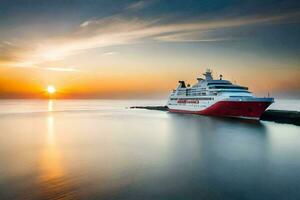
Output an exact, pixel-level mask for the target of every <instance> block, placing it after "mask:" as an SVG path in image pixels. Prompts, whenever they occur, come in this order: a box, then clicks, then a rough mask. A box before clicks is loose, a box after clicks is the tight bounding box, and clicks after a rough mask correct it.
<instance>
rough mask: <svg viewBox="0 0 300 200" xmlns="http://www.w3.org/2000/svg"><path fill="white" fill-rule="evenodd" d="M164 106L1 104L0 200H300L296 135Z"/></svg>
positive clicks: (296, 105)
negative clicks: (159, 108) (167, 109)
mask: <svg viewBox="0 0 300 200" xmlns="http://www.w3.org/2000/svg"><path fill="white" fill-rule="evenodd" d="M164 103H165V102H164V101H136V100H128V101H125V100H50V101H42V100H1V101H0V199H1V200H6V199H7V200H14V199H20V200H26V199H88V200H90V199H122V200H126V199H136V200H148V199H149V200H153V199H162V200H165V199H182V200H188V199H238V200H242V199H280V200H281V199H300V127H299V126H295V125H288V124H277V123H273V122H263V121H262V122H256V121H249V120H238V119H225V118H214V117H206V116H195V115H182V114H173V113H168V112H163V111H150V110H138V109H128V107H129V106H132V105H164ZM271 108H272V109H287V110H300V102H299V101H296V100H294V101H287V100H285V101H284V100H283V101H277V103H276V104H274V105H273V106H272V107H271Z"/></svg>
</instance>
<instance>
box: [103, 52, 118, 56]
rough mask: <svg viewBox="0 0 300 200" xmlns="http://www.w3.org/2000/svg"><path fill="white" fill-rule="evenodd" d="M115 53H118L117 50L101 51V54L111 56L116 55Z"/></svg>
mask: <svg viewBox="0 0 300 200" xmlns="http://www.w3.org/2000/svg"><path fill="white" fill-rule="evenodd" d="M116 54H119V52H116V51H110V52H105V53H103V54H102V56H113V55H116Z"/></svg>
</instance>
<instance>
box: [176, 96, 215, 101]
mask: <svg viewBox="0 0 300 200" xmlns="http://www.w3.org/2000/svg"><path fill="white" fill-rule="evenodd" d="M170 100H174V101H175V100H214V98H212V97H200V98H193V99H180V98H171V99H170Z"/></svg>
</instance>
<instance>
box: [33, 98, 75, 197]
mask: <svg viewBox="0 0 300 200" xmlns="http://www.w3.org/2000/svg"><path fill="white" fill-rule="evenodd" d="M52 111H53V100H49V101H48V116H47V129H46V130H47V132H46V133H47V134H46V142H45V143H44V147H43V150H42V152H41V157H40V159H39V169H40V170H39V176H38V184H39V186H40V190H39V196H41V197H42V198H47V199H74V198H75V196H74V192H72V189H71V186H70V181H69V180H68V178H67V177H66V175H65V172H64V169H63V165H62V158H61V151H60V148H59V145H58V144H57V141H56V132H55V119H54V116H53V113H52Z"/></svg>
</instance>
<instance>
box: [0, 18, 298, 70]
mask: <svg viewBox="0 0 300 200" xmlns="http://www.w3.org/2000/svg"><path fill="white" fill-rule="evenodd" d="M299 16H300V13H299V12H295V13H286V14H281V15H259V16H258V15H255V16H246V17H237V18H228V19H221V20H220V19H219V20H213V21H210V20H206V21H205V20H197V21H190V22H182V23H180V22H165V21H164V18H157V19H154V20H153V19H152V20H143V19H139V18H134V17H131V18H125V17H124V16H120V15H117V16H112V17H108V18H104V19H98V20H97V19H93V20H87V21H85V22H83V23H81V24H79V25H78V27H77V28H76V29H75V30H73V31H72V32H69V33H68V34H65V35H64V36H58V37H52V38H48V39H47V38H45V39H44V40H43V41H29V42H26V41H22V42H20V41H5V42H2V43H1V45H0V66H12V67H14V66H15V67H32V66H38V67H41V65H42V64H43V63H47V62H52V61H57V60H62V59H64V58H66V57H67V56H71V55H75V54H77V53H80V52H81V51H84V50H88V49H92V48H101V47H108V46H116V45H125V44H132V43H137V42H143V41H145V40H147V41H148V40H156V41H162V42H182V41H185V42H186V41H199V42H201V41H203V42H208V41H214V42H216V41H222V40H230V39H233V38H231V37H230V36H228V35H219V34H217V35H216V34H214V33H215V32H217V31H220V30H223V29H228V28H230V29H234V28H237V27H243V26H253V25H256V26H257V25H270V24H281V23H293V22H299ZM220 32H221V33H222V31H220ZM104 55H105V53H104ZM106 55H113V53H109V52H108V53H107V54H106ZM45 67H46V66H45ZM45 69H47V67H46V68H45ZM48 70H51V68H48ZM52 70H55V69H52ZM56 70H57V71H58V70H59V68H57V69H56ZM61 71H63V70H61ZM65 71H70V69H66V70H65Z"/></svg>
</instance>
